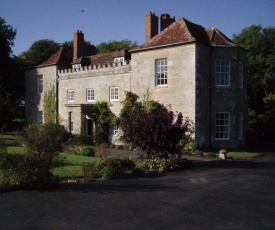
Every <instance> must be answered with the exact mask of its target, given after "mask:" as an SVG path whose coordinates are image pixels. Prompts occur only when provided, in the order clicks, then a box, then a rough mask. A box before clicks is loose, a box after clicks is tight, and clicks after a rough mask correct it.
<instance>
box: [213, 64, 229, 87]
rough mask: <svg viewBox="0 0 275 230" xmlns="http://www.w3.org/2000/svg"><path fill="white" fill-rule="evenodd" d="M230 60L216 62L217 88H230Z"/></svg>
mask: <svg viewBox="0 0 275 230" xmlns="http://www.w3.org/2000/svg"><path fill="white" fill-rule="evenodd" d="M230 66H231V63H230V60H229V59H217V60H215V85H216V87H229V86H230Z"/></svg>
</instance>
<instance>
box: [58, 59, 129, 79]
mask: <svg viewBox="0 0 275 230" xmlns="http://www.w3.org/2000/svg"><path fill="white" fill-rule="evenodd" d="M129 72H131V62H130V61H125V62H119V63H109V64H103V65H90V66H83V67H81V68H69V69H61V70H58V71H57V75H58V77H59V79H60V80H63V79H73V78H85V77H96V76H104V75H111V74H123V73H129Z"/></svg>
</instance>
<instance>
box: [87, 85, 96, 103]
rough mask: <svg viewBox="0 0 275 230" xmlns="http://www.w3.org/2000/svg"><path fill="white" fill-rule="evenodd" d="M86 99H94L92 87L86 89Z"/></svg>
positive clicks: (90, 100) (88, 100)
mask: <svg viewBox="0 0 275 230" xmlns="http://www.w3.org/2000/svg"><path fill="white" fill-rule="evenodd" d="M86 101H87V102H93V101H95V90H94V89H93V88H88V89H86Z"/></svg>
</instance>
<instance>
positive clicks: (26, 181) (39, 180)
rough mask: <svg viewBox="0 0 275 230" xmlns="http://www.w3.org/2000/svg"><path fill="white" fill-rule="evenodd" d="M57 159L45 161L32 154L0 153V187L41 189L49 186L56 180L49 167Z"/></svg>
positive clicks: (55, 163)
mask: <svg viewBox="0 0 275 230" xmlns="http://www.w3.org/2000/svg"><path fill="white" fill-rule="evenodd" d="M58 163H59V159H58V158H56V159H54V160H53V162H51V163H49V161H45V159H44V158H41V157H40V156H38V155H34V154H31V155H30V154H27V155H22V154H12V155H10V154H7V153H3V152H2V153H1V155H0V168H1V170H0V175H1V176H0V188H1V190H6V191H7V190H11V189H42V188H46V187H50V186H52V185H54V184H56V183H57V182H58V178H57V177H55V176H54V175H53V174H52V173H51V171H50V170H49V168H52V167H51V165H52V166H54V165H55V166H56V165H57V164H58Z"/></svg>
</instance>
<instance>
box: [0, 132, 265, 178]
mask: <svg viewBox="0 0 275 230" xmlns="http://www.w3.org/2000/svg"><path fill="white" fill-rule="evenodd" d="M1 138H3V139H9V140H16V139H17V138H18V137H17V136H16V135H12V134H5V135H1ZM8 153H10V154H15V153H20V154H25V153H27V149H26V147H20V146H8ZM60 155H61V156H62V157H63V160H64V163H63V165H62V166H60V167H57V168H55V169H54V170H53V173H54V174H55V175H57V176H59V177H60V178H61V179H69V178H70V179H72V178H81V177H83V176H84V174H83V170H82V166H83V165H84V164H85V163H90V162H93V161H98V160H99V158H96V157H86V156H80V155H73V154H69V153H60ZM259 155H261V154H260V153H257V152H228V154H227V156H228V157H232V158H233V159H238V158H251V157H256V156H259Z"/></svg>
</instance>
